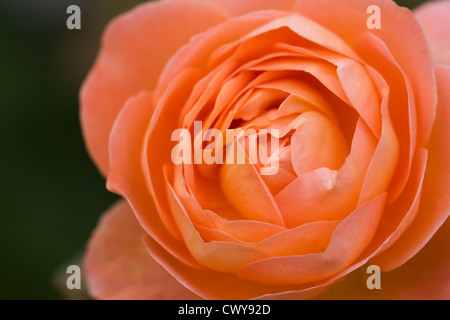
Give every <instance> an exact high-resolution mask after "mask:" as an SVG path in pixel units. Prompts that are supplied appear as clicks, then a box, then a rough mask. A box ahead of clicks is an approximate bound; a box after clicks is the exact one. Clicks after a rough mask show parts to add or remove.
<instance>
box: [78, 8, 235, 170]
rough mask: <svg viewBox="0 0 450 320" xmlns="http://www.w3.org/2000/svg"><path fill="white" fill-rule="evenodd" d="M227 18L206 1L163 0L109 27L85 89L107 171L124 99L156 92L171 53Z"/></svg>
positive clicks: (85, 123)
mask: <svg viewBox="0 0 450 320" xmlns="http://www.w3.org/2000/svg"><path fill="white" fill-rule="evenodd" d="M226 17H227V15H226V14H225V13H224V11H223V10H221V9H220V8H218V7H216V6H212V5H211V4H208V3H206V2H204V3H202V2H199V1H185V0H183V1H176V2H175V1H158V2H151V3H148V4H144V5H142V6H139V7H137V8H136V9H134V10H132V11H131V12H129V13H126V14H124V15H122V16H120V17H118V18H116V19H115V20H114V21H113V22H112V23H111V24H110V25H109V26H108V28H107V30H106V32H105V35H104V38H103V43H102V48H101V51H100V54H99V56H98V58H97V61H96V63H95V65H94V67H93V69H92V70H91V72H90V74H89V76H88V78H87V79H86V81H85V83H84V85H83V88H82V90H81V93H80V100H81V123H82V127H83V132H84V136H85V140H86V144H87V148H88V150H89V152H90V153H91V155H92V157H93V159H94V161H95V163H96V164H97V166H98V167H99V169H100V171H101V172H102V173H103V174H105V175H106V174H107V173H108V170H109V164H108V150H107V143H108V137H109V133H110V131H111V128H112V125H113V123H114V120H115V118H116V116H117V114H118V113H119V111H120V109H121V108H122V106H123V104H124V102H125V101H126V100H127V99H128V98H129V97H130V96H132V95H134V94H136V93H137V92H138V91H141V90H147V91H152V90H153V88H154V87H155V85H156V83H157V81H158V78H159V75H160V73H161V71H162V69H163V68H164V66H165V64H166V62H167V61H168V60H169V58H170V57H171V56H172V55H173V54H174V53H175V52H176V51H177V50H178V49H179V48H180V47H181V46H182V45H184V44H186V43H187V42H188V41H189V39H190V38H191V37H192V36H193V35H195V34H197V33H199V32H202V31H204V30H206V29H208V28H209V27H211V26H214V25H216V24H219V23H220V22H222V21H224V20H225V19H226ZM161 30H163V31H162V32H161Z"/></svg>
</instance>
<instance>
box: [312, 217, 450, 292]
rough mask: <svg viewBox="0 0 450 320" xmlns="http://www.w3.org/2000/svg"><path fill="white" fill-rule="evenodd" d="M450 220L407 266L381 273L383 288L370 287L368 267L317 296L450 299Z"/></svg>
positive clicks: (355, 272)
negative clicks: (449, 253) (368, 283)
mask: <svg viewBox="0 0 450 320" xmlns="http://www.w3.org/2000/svg"><path fill="white" fill-rule="evenodd" d="M449 237H450V220H448V221H447V222H446V223H445V224H444V225H443V226H442V227H441V228H440V229H439V231H438V232H437V233H436V234H435V236H434V237H433V238H432V239H431V240H430V241H429V242H428V243H427V245H426V246H425V247H424V248H423V249H422V250H421V251H420V252H419V253H417V255H416V256H414V257H413V258H412V259H411V260H409V261H408V262H407V263H405V264H404V265H403V266H401V267H399V268H397V269H395V270H392V271H390V272H382V273H381V278H380V280H381V290H369V289H368V288H367V286H366V281H367V278H368V277H369V276H370V274H367V273H366V270H367V266H368V265H371V264H373V263H369V264H368V265H366V266H363V267H361V268H360V269H358V270H356V271H354V272H353V273H352V274H350V275H349V276H348V277H347V278H346V279H345V280H343V281H341V282H340V283H337V284H335V285H334V286H333V287H332V288H330V289H328V290H327V291H326V292H324V293H323V294H320V295H319V296H317V297H316V298H317V299H325V300H329V299H339V300H343V299H350V300H355V299H356V300H358V299H367V300H375V299H380V300H449V299H450V271H449V270H450V256H449V255H448V254H443V253H447V252H450V242H449V241H448V239H449Z"/></svg>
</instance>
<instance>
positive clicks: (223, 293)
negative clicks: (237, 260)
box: [144, 237, 320, 300]
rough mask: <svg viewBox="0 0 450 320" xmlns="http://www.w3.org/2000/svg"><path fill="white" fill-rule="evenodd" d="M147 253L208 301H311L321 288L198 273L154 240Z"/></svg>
mask: <svg viewBox="0 0 450 320" xmlns="http://www.w3.org/2000/svg"><path fill="white" fill-rule="evenodd" d="M144 243H145V245H146V246H147V249H148V250H149V252H150V253H151V255H152V256H153V258H154V259H155V260H156V261H158V262H159V263H160V264H161V265H163V266H164V268H165V269H166V270H167V271H168V272H169V273H171V274H172V275H173V276H174V277H175V278H176V279H177V280H178V281H180V283H182V284H183V285H184V286H186V287H187V288H189V289H190V290H192V291H193V292H194V293H196V294H198V295H199V296H201V297H202V298H206V299H226V300H228V299H239V300H245V299H252V298H262V299H264V297H266V296H267V295H272V294H273V295H275V297H276V296H280V297H283V296H292V297H294V296H295V297H297V298H307V297H311V296H313V295H314V294H317V291H318V290H319V288H318V287H320V286H317V287H314V288H310V286H278V287H274V286H268V285H263V284H259V283H255V282H253V281H248V280H245V279H240V278H238V277H237V276H236V275H234V274H229V273H223V272H216V271H213V270H196V269H192V268H190V267H188V266H187V265H185V264H183V263H181V262H180V261H178V260H177V259H175V258H174V257H173V256H171V255H170V254H168V253H167V251H165V250H164V249H162V248H161V247H160V246H159V244H158V243H156V242H155V241H154V240H153V239H151V238H150V237H146V238H145V239H144Z"/></svg>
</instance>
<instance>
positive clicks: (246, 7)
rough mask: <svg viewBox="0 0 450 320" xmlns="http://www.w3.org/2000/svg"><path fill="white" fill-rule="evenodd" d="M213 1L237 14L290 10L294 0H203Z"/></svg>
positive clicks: (206, 0) (205, 0)
mask: <svg viewBox="0 0 450 320" xmlns="http://www.w3.org/2000/svg"><path fill="white" fill-rule="evenodd" d="M203 1H204V2H208V3H209V2H211V3H214V4H216V5H218V6H220V7H222V8H224V9H225V10H226V11H227V12H229V13H231V14H233V15H236V16H239V15H243V14H246V13H249V12H253V11H258V10H286V11H292V9H293V8H294V5H295V2H296V0H245V1H242V0H203Z"/></svg>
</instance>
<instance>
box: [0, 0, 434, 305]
mask: <svg viewBox="0 0 450 320" xmlns="http://www.w3.org/2000/svg"><path fill="white" fill-rule="evenodd" d="M242 1H245V0H242ZM142 2H145V1H142V0H141V1H139V0H127V1H124V0H122V1H119V0H39V1H36V0H0V108H1V109H0V299H61V298H64V296H63V295H62V294H61V293H60V291H59V290H58V285H57V281H56V280H55V274H57V273H58V272H59V273H60V274H62V275H63V276H64V275H65V270H66V267H67V266H68V265H70V264H72V263H73V259H76V257H77V256H81V255H82V253H83V251H84V248H85V245H86V242H87V240H88V238H89V236H90V234H91V232H92V231H93V229H94V228H95V226H96V224H97V221H98V219H99V217H100V215H101V214H102V213H103V212H104V211H105V210H106V209H107V208H108V207H109V206H110V205H111V204H112V203H113V202H114V201H115V200H116V199H117V196H115V195H113V194H111V193H109V192H108V191H107V190H106V188H105V180H104V179H103V177H102V176H101V175H100V174H99V173H98V171H97V169H96V168H95V166H94V165H93V163H92V162H91V160H90V158H89V156H88V154H87V153H86V150H85V146H84V142H83V139H82V135H81V129H80V124H79V117H78V111H79V104H78V91H79V88H80V86H81V83H82V82H83V79H84V78H85V77H86V75H87V73H88V71H89V69H90V67H91V66H92V64H93V61H94V59H95V57H96V54H97V51H98V49H99V44H100V38H101V34H102V30H103V29H104V27H105V25H106V24H107V23H108V21H110V20H111V19H112V18H113V17H115V16H116V15H118V14H120V13H122V12H125V11H127V10H130V9H131V8H133V7H134V6H136V5H137V4H138V3H142ZM396 2H397V3H398V4H400V5H402V6H406V7H409V8H414V7H416V6H417V5H419V4H420V3H423V2H427V1H423V0H397V1H396ZM69 5H78V6H79V7H80V9H81V27H82V29H81V30H68V29H67V27H66V20H67V18H68V17H69V14H67V13H66V10H67V7H68V6H69ZM399 32H401V31H400V30H399ZM63 280H64V281H65V278H64V279H63Z"/></svg>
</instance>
